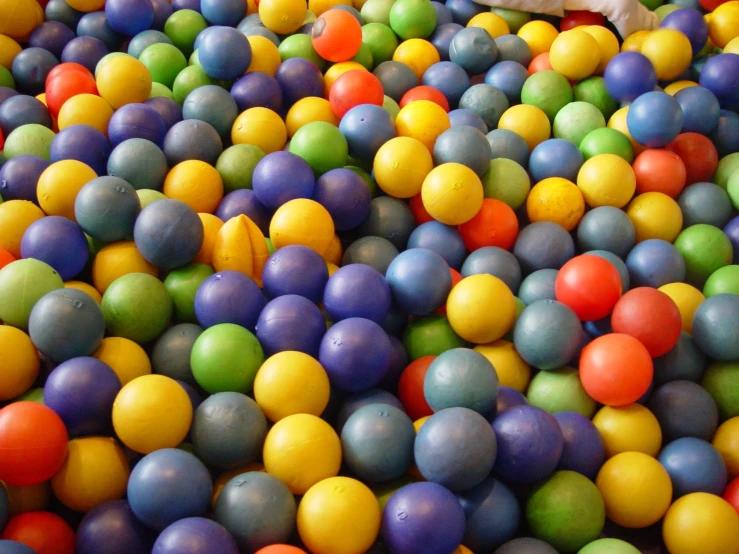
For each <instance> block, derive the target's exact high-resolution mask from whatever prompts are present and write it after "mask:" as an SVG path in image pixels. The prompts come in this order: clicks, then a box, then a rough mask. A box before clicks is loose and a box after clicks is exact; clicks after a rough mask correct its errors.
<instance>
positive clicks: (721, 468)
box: [659, 437, 728, 499]
mask: <svg viewBox="0 0 739 554" xmlns="http://www.w3.org/2000/svg"><path fill="white" fill-rule="evenodd" d="M659 463H660V464H662V467H664V468H665V470H666V471H667V474H668V475H669V476H670V480H671V481H672V487H673V497H674V498H676V499H677V498H680V497H681V496H685V495H686V494H691V493H694V492H705V493H708V494H715V495H716V496H721V495H722V494H723V492H724V489H726V483H727V480H728V475H727V471H726V463H725V462H724V460H723V458H722V457H721V454H720V453H719V451H718V450H716V449H715V448H714V447H713V446H712V445H711V443H709V442H706V441H704V440H701V439H696V438H692V437H685V438H682V439H677V440H676V441H673V442H671V443H670V444H668V445H667V446H665V447H664V448H663V449H662V452H660V454H659Z"/></svg>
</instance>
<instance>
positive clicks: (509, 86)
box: [485, 60, 529, 105]
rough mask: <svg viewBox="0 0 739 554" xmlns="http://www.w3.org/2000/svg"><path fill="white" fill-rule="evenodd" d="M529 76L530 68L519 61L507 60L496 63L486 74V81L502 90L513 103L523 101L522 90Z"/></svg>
mask: <svg viewBox="0 0 739 554" xmlns="http://www.w3.org/2000/svg"><path fill="white" fill-rule="evenodd" d="M528 78H529V72H528V70H527V69H526V68H525V67H524V66H523V65H521V64H520V63H518V62H515V61H511V60H506V61H502V62H498V63H496V64H495V65H494V66H493V67H491V68H490V69H489V70H488V72H487V73H486V74H485V83H487V84H488V85H492V86H494V87H496V88H498V89H500V90H502V91H503V93H504V94H505V95H506V97H507V98H508V102H510V103H511V105H514V104H520V103H521V90H522V89H523V85H524V83H525V82H526V79H528Z"/></svg>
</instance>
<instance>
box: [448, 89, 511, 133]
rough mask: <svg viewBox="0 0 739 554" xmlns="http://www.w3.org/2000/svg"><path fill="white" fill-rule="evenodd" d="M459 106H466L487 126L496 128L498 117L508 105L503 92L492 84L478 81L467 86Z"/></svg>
mask: <svg viewBox="0 0 739 554" xmlns="http://www.w3.org/2000/svg"><path fill="white" fill-rule="evenodd" d="M459 107H460V108H467V109H469V110H472V111H473V112H475V113H476V114H477V115H479V116H480V117H481V118H482V120H483V121H484V122H485V125H487V126H488V129H496V128H497V127H498V122H499V121H500V117H501V116H502V115H503V112H505V111H506V110H507V109H508V108H509V107H510V102H508V97H507V96H506V95H505V93H504V92H503V91H502V90H500V89H499V88H497V87H494V86H493V85H488V84H485V83H480V84H478V85H472V86H471V87H470V88H468V89H467V90H466V91H465V93H464V94H463V95H462V98H461V99H460V100H459Z"/></svg>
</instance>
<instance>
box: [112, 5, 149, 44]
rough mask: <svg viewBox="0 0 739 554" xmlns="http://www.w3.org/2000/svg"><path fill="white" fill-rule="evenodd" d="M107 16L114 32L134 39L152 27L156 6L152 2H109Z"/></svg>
mask: <svg viewBox="0 0 739 554" xmlns="http://www.w3.org/2000/svg"><path fill="white" fill-rule="evenodd" d="M105 15H106V17H107V18H108V24H109V25H110V26H111V28H112V29H113V30H114V31H116V32H117V33H120V34H122V35H125V36H129V37H132V36H134V35H136V34H138V33H140V32H141V31H146V30H147V29H148V28H149V27H151V24H152V23H153V22H154V6H152V4H151V1H150V0H107V1H106V2H105Z"/></svg>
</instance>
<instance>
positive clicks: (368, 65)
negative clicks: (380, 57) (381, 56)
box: [351, 42, 373, 71]
mask: <svg viewBox="0 0 739 554" xmlns="http://www.w3.org/2000/svg"><path fill="white" fill-rule="evenodd" d="M372 60H373V58H372V50H371V49H370V47H369V45H367V44H365V43H364V42H363V43H362V44H360V45H359V52H357V53H356V55H355V56H354V57H353V58H352V59H351V61H353V62H357V63H358V64H359V65H361V66H362V67H364V68H365V69H366V70H367V71H372V67H373V61H372Z"/></svg>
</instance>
